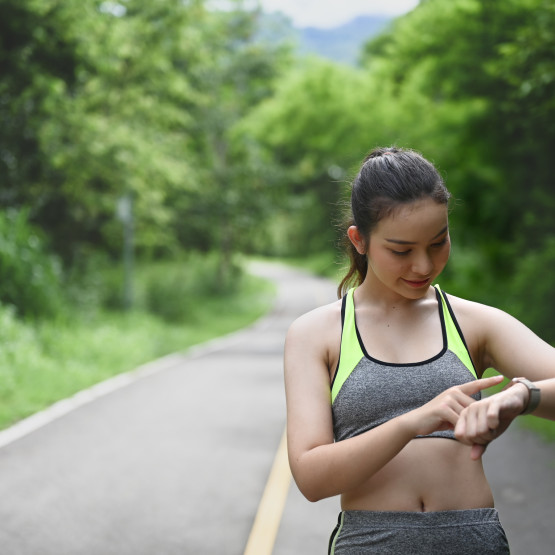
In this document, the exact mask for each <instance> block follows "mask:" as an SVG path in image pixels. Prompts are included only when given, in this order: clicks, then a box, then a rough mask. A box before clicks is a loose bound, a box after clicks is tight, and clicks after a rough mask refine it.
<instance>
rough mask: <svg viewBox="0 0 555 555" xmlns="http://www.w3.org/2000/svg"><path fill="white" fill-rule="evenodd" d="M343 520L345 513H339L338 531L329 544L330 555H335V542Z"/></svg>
mask: <svg viewBox="0 0 555 555" xmlns="http://www.w3.org/2000/svg"><path fill="white" fill-rule="evenodd" d="M344 520H345V512H344V511H341V522H340V523H339V530H337V534H335V536H334V537H333V542H332V544H331V549H330V555H334V554H335V542H336V541H337V538H338V537H339V534H341V530H342V529H343V522H344Z"/></svg>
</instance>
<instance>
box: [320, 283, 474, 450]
mask: <svg viewBox="0 0 555 555" xmlns="http://www.w3.org/2000/svg"><path fill="white" fill-rule="evenodd" d="M435 289H436V296H437V301H438V311H439V318H440V321H441V329H442V334H443V348H442V349H441V351H440V352H439V353H438V354H437V355H436V356H434V357H432V358H430V359H428V360H425V361H423V362H415V363H403V364H394V363H387V362H381V361H379V360H376V359H374V358H372V357H371V356H370V355H369V354H368V353H367V352H366V349H365V348H364V344H363V343H362V340H361V338H360V334H359V332H358V329H357V325H356V320H355V306H354V300H353V293H354V289H351V290H349V291H348V293H347V294H346V295H345V296H344V297H343V305H342V309H341V320H342V334H341V351H340V358H339V363H338V365H337V371H336V373H335V376H334V379H333V382H332V391H331V401H332V414H333V431H334V436H335V440H336V441H341V440H342V439H347V438H350V437H353V436H356V435H358V434H361V433H363V432H366V431H367V430H371V429H372V428H375V427H376V426H379V425H380V424H383V423H384V422H387V421H388V420H391V419H392V418H395V417H396V416H399V415H401V414H404V413H406V412H409V411H411V410H413V409H416V408H418V407H420V406H422V405H424V404H425V403H427V402H428V401H431V400H432V399H433V398H434V397H435V396H437V395H439V394H440V393H442V392H443V391H445V390H446V389H448V388H450V387H452V386H455V385H461V384H463V383H466V382H470V381H472V380H475V379H477V376H476V370H475V369H474V365H473V363H472V360H471V358H470V354H469V352H468V349H467V346H466V343H465V341H464V337H463V335H462V332H461V330H460V328H459V325H458V323H457V320H456V319H455V315H454V313H453V310H452V309H451V306H450V304H449V301H448V300H447V297H446V295H445V294H444V293H443V292H442V291H441V290H440V288H439V286H438V285H436V286H435ZM474 398H475V399H480V394H479V393H477V394H476V395H475V396H474ZM418 437H445V438H450V439H455V436H454V434H453V431H452V430H445V431H437V432H433V433H432V434H430V435H429V436H418Z"/></svg>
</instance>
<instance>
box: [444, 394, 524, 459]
mask: <svg viewBox="0 0 555 555" xmlns="http://www.w3.org/2000/svg"><path fill="white" fill-rule="evenodd" d="M528 397H529V392H528V389H527V387H526V386H525V385H523V384H515V385H513V386H512V387H511V388H509V389H505V390H503V391H500V392H499V393H496V394H495V395H492V396H491V397H486V398H485V399H482V400H481V401H477V402H475V403H472V404H470V405H468V406H467V407H465V408H464V409H463V410H462V411H461V413H460V415H459V419H458V421H457V423H456V426H455V437H456V438H457V439H458V440H459V441H460V442H462V443H466V444H467V445H472V450H471V452H470V457H471V458H472V459H473V460H477V459H479V458H480V457H481V456H482V455H483V454H484V452H485V450H486V447H487V446H488V444H489V443H490V442H491V441H493V440H494V439H495V438H497V437H499V436H500V435H501V434H502V433H503V432H504V431H505V430H506V429H507V428H508V427H509V425H510V424H511V422H512V421H513V420H514V419H515V418H516V417H517V416H518V415H519V414H521V413H522V411H523V410H524V408H525V407H526V403H527V402H528Z"/></svg>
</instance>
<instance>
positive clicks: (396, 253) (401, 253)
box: [391, 250, 410, 256]
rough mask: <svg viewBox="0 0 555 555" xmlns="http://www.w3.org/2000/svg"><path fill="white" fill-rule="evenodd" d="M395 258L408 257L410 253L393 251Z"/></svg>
mask: <svg viewBox="0 0 555 555" xmlns="http://www.w3.org/2000/svg"><path fill="white" fill-rule="evenodd" d="M391 252H392V253H393V254H394V255H395V256H406V255H407V254H409V252H410V251H394V250H392V251H391Z"/></svg>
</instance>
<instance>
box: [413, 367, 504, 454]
mask: <svg viewBox="0 0 555 555" xmlns="http://www.w3.org/2000/svg"><path fill="white" fill-rule="evenodd" d="M502 381H503V376H493V377H491V378H483V379H481V380H474V381H472V382H468V383H465V384H462V385H457V386H454V387H450V388H449V389H447V390H445V391H444V392H443V393H441V394H440V395H438V396H437V397H434V398H433V399H432V400H431V401H429V402H428V403H426V404H425V405H422V406H421V407H420V408H418V409H415V410H413V411H411V412H409V413H407V414H406V417H407V418H409V419H410V425H411V426H412V428H413V429H414V432H415V435H428V434H431V433H432V432H435V431H441V430H453V429H455V427H456V426H457V424H458V422H459V420H460V415H461V414H463V412H464V411H465V410H466V409H468V408H469V407H470V406H472V405H473V404H476V403H477V401H476V399H474V398H473V397H471V395H474V394H475V393H478V392H479V391H482V390H483V389H487V388H488V387H492V386H494V385H498V384H499V383H501V382H502ZM465 443H467V442H465Z"/></svg>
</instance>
